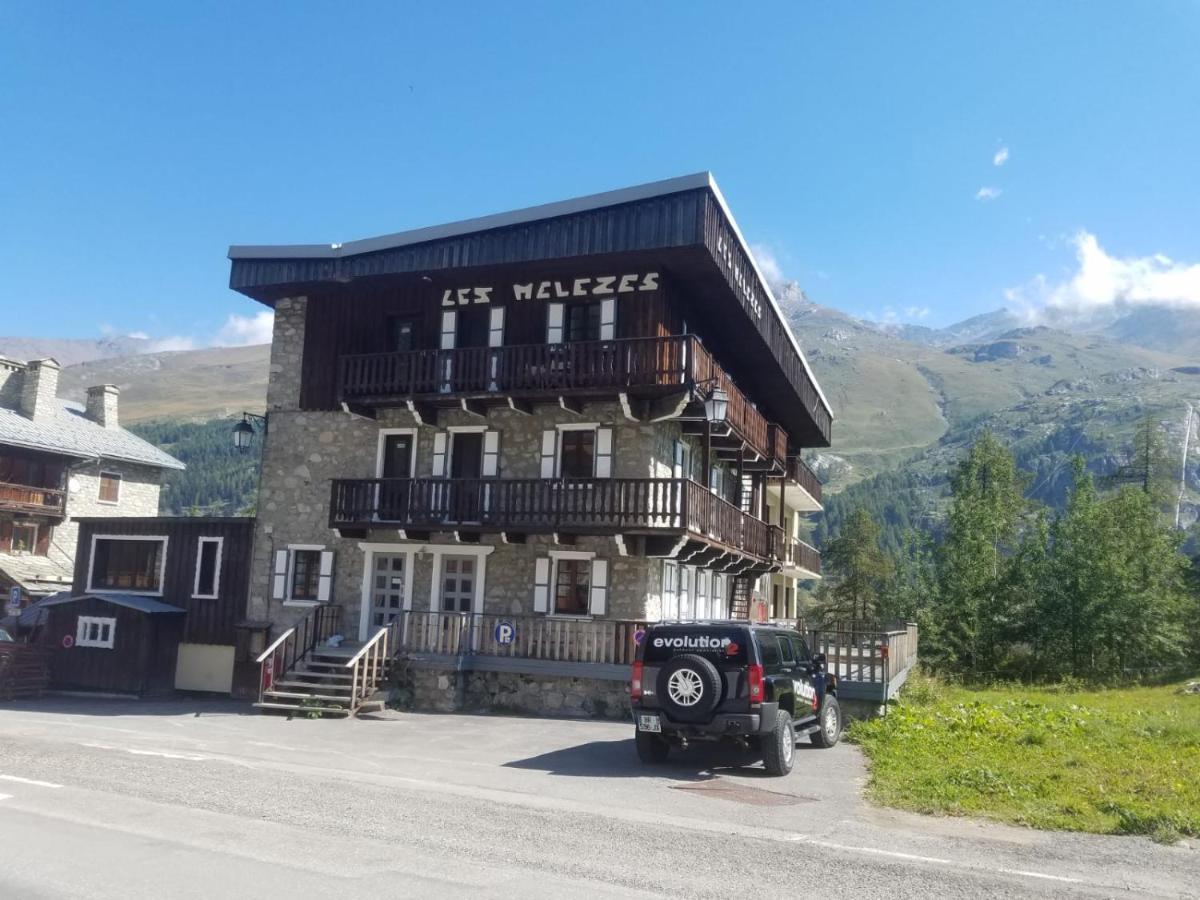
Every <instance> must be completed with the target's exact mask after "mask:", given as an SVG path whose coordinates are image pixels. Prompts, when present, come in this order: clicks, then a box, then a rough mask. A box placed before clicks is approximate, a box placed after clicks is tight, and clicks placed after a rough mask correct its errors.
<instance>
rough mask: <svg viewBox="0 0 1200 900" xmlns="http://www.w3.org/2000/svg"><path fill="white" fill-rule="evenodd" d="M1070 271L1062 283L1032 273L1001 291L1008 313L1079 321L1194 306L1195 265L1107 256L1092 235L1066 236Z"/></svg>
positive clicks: (1198, 300)
mask: <svg viewBox="0 0 1200 900" xmlns="http://www.w3.org/2000/svg"><path fill="white" fill-rule="evenodd" d="M1072 243H1073V245H1074V247H1075V261H1076V264H1077V268H1076V271H1075V273H1074V274H1073V275H1071V276H1070V277H1069V278H1067V279H1066V280H1064V281H1057V282H1056V281H1053V280H1051V279H1049V278H1047V277H1046V276H1045V275H1038V276H1036V277H1035V278H1033V279H1032V280H1030V281H1029V282H1027V283H1026V284H1024V285H1022V286H1020V287H1016V288H1012V289H1010V290H1008V291H1006V292H1005V296H1006V297H1007V299H1008V302H1009V304H1010V305H1011V306H1012V307H1013V308H1014V311H1016V312H1017V313H1019V314H1021V315H1022V316H1023V317H1024V318H1025V319H1026V320H1028V321H1031V322H1036V321H1063V320H1068V321H1069V320H1084V319H1090V318H1094V317H1096V316H1097V315H1098V314H1109V315H1113V316H1117V315H1121V314H1123V313H1125V312H1127V311H1128V310H1129V309H1130V308H1131V307H1134V306H1167V307H1176V308H1182V307H1186V308H1192V309H1200V263H1183V262H1176V261H1175V260H1173V259H1171V258H1170V257H1167V256H1164V255H1163V254H1161V253H1157V254H1155V255H1153V256H1140V257H1124V258H1122V257H1117V256H1110V255H1109V254H1108V253H1107V252H1106V251H1105V250H1104V248H1103V247H1101V246H1100V242H1099V240H1097V239H1096V236H1095V235H1094V234H1091V233H1089V232H1087V231H1080V232H1079V233H1078V234H1076V235H1075V237H1074V238H1073V239H1072Z"/></svg>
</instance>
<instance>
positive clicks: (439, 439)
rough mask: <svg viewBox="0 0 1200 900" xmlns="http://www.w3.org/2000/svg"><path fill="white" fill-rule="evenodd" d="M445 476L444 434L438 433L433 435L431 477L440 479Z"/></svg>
mask: <svg viewBox="0 0 1200 900" xmlns="http://www.w3.org/2000/svg"><path fill="white" fill-rule="evenodd" d="M445 474H446V432H444V431H438V432H436V433H434V435H433V477H434V478H442V477H444V476H445Z"/></svg>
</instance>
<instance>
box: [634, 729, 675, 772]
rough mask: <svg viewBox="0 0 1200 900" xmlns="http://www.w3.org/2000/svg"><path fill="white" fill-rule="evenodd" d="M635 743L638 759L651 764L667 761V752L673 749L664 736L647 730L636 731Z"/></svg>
mask: <svg viewBox="0 0 1200 900" xmlns="http://www.w3.org/2000/svg"><path fill="white" fill-rule="evenodd" d="M633 743H634V746H636V747H637V755H638V759H640V760H641V761H642V762H644V763H649V764H650V765H658V764H659V763H663V762H666V761H667V753H668V752H670V750H671V745H670V744H668V743H667V742H666V740H665V739H664V738H660V737H659V736H658V735H656V734H651V733H649V732H647V731H638V732H635V733H634V736H633Z"/></svg>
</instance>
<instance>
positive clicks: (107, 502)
mask: <svg viewBox="0 0 1200 900" xmlns="http://www.w3.org/2000/svg"><path fill="white" fill-rule="evenodd" d="M105 476H108V477H109V478H115V479H117V499H116V500H101V499H100V489H101V488H102V487H103V486H104V478H105ZM124 486H125V477H124V476H123V475H122V474H121V473H120V472H108V471H105V470H104V469H101V470H100V474H99V476H98V477H97V478H96V502H97V503H103V504H104V505H105V506H119V505H120V503H121V490H122V488H124Z"/></svg>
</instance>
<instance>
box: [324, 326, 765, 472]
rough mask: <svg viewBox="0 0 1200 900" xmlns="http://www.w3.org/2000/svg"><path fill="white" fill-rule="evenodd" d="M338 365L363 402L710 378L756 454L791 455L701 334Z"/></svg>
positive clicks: (355, 358) (635, 388)
mask: <svg viewBox="0 0 1200 900" xmlns="http://www.w3.org/2000/svg"><path fill="white" fill-rule="evenodd" d="M339 367H340V368H339V372H338V396H339V398H340V399H341V400H342V401H344V402H346V403H363V404H372V403H394V402H397V401H399V400H407V399H420V398H440V397H452V396H455V395H460V394H467V395H482V394H495V393H500V394H509V395H513V396H518V397H519V396H522V395H524V396H530V395H534V396H536V395H543V396H553V395H566V394H570V395H578V394H603V393H617V392H626V391H628V392H633V393H639V392H640V393H660V394H661V393H668V392H669V391H670V390H671V389H680V388H688V387H692V386H694V385H696V384H697V383H701V382H704V383H709V384H712V385H715V386H717V387H721V388H723V389H724V390H725V392H726V393H727V394H728V395H729V412H728V417H727V422H728V424H729V426H730V427H731V428H732V429H733V430H735V431H736V432H737V433H738V434H739V436H741V438H742V439H743V440H745V441H746V443H747V444H748V445H749V446H750V447H751V448H752V449H753V450H754V452H756V453H758V454H760V455H761V456H763V457H766V458H768V459H777V460H779V462H780V464H781V465H782V464H783V461H784V457H785V455H786V452H787V435H786V433H784V431H783V429H782V428H780V427H778V426H772V425H770V424H769V423H768V422H767V420H766V418H765V417H764V416H763V415H762V413H760V412H759V411H758V410H757V409H756V408H755V407H754V405H753V404H752V403H751V402H750V400H749V398H748V397H747V396H746V395H745V394H744V393H743V392H742V391H741V389H740V388H738V387H737V386H736V385H735V384H734V383H733V380H732V379H731V378H730V377H729V375H728V374H727V373H726V372H725V370H724V369H722V368H721V366H720V365H718V364H717V362H716V361H715V360H714V359H713V357H712V354H710V353H709V352H708V350H706V349H705V348H704V345H703V344H701V343H700V339H699V338H697V337H696V336H695V335H686V334H684V335H670V336H667V337H655V338H624V339H621V340H612V341H577V342H572V343H563V344H519V345H514V346H508V347H462V348H459V349H457V350H412V351H409V352H407V353H359V354H353V355H349V356H342V357H340V359H339Z"/></svg>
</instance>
